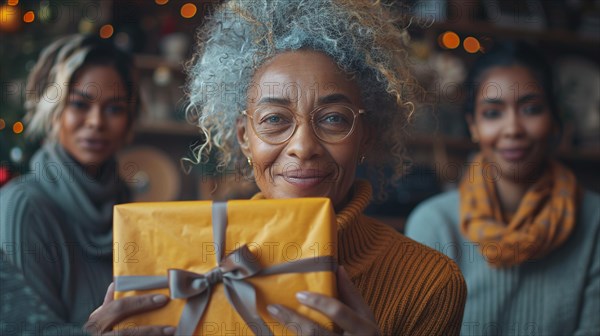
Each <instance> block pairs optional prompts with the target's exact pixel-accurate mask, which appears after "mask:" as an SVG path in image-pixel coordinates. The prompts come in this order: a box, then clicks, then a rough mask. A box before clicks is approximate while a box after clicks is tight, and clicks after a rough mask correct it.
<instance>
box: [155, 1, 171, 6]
mask: <svg viewBox="0 0 600 336" xmlns="http://www.w3.org/2000/svg"><path fill="white" fill-rule="evenodd" d="M154 2H155V3H156V4H157V5H166V4H167V2H169V0H154Z"/></svg>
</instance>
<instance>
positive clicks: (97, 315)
mask: <svg viewBox="0 0 600 336" xmlns="http://www.w3.org/2000/svg"><path fill="white" fill-rule="evenodd" d="M168 301H169V298H168V297H167V296H165V295H162V294H145V295H137V296H131V297H126V298H122V299H119V300H113V301H109V302H108V303H107V304H105V305H102V306H101V307H100V308H99V309H97V310H96V311H94V312H93V313H92V315H90V319H89V320H88V322H87V323H86V324H85V326H84V329H85V330H87V331H88V332H91V333H97V334H98V333H100V334H101V333H104V332H107V331H110V330H111V329H112V328H113V327H114V326H115V325H116V324H118V323H120V322H121V321H123V320H124V319H125V318H127V317H129V316H132V315H136V314H139V313H143V312H147V311H151V310H154V309H158V308H160V307H163V306H164V305H165V304H167V302H168Z"/></svg>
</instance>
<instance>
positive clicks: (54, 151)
mask: <svg viewBox="0 0 600 336" xmlns="http://www.w3.org/2000/svg"><path fill="white" fill-rule="evenodd" d="M31 168H32V171H34V172H35V171H37V172H41V173H42V176H41V178H37V181H38V183H39V185H40V187H41V188H42V189H43V190H44V191H45V192H46V194H47V195H50V196H51V198H52V200H53V201H54V202H55V204H56V205H58V206H59V207H60V209H61V210H62V211H63V212H64V213H66V214H68V218H70V219H72V220H73V223H72V224H75V226H74V227H72V229H73V231H74V234H75V235H77V238H78V241H79V242H81V243H82V244H83V245H84V247H90V248H92V249H95V248H104V249H111V248H112V211H113V206H114V205H115V204H118V203H123V202H126V201H128V200H129V193H128V190H127V187H126V185H125V183H124V182H123V181H122V180H121V179H120V178H119V176H118V168H117V164H116V161H115V160H114V158H111V159H109V160H108V161H107V162H106V163H105V164H104V165H103V166H102V167H101V169H100V170H99V175H98V176H96V177H92V176H90V175H88V173H87V172H86V171H85V170H84V169H83V168H82V167H81V166H80V165H79V164H78V163H77V162H76V161H75V160H74V159H73V158H72V157H71V156H70V155H69V154H68V153H67V152H66V150H65V149H64V148H63V147H62V146H60V145H59V144H57V143H48V144H46V145H44V146H43V147H42V148H40V150H39V151H38V152H37V153H36V154H35V155H34V156H33V158H32V160H31Z"/></svg>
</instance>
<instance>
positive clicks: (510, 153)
mask: <svg viewBox="0 0 600 336" xmlns="http://www.w3.org/2000/svg"><path fill="white" fill-rule="evenodd" d="M498 153H499V154H500V156H501V157H502V158H503V159H504V160H506V161H509V162H516V161H522V160H523V159H525V158H527V155H528V154H529V148H506V149H499V150H498Z"/></svg>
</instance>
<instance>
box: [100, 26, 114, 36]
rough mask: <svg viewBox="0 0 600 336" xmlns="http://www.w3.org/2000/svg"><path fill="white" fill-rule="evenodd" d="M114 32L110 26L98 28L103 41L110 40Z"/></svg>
mask: <svg viewBox="0 0 600 336" xmlns="http://www.w3.org/2000/svg"><path fill="white" fill-rule="evenodd" d="M114 32H115V29H114V28H113V26H112V25H110V24H105V25H104V26H102V27H100V37H101V38H103V39H107V38H110V37H111V36H112V35H113V33H114Z"/></svg>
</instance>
